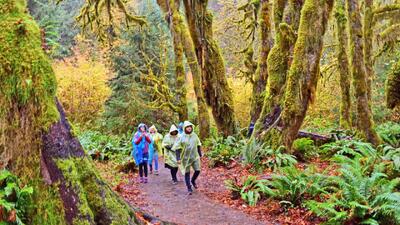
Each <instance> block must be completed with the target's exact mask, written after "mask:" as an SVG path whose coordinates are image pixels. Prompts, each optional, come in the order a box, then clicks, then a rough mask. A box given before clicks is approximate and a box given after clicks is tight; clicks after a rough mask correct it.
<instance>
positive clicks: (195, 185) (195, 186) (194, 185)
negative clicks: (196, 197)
mask: <svg viewBox="0 0 400 225" xmlns="http://www.w3.org/2000/svg"><path fill="white" fill-rule="evenodd" d="M191 183H192V185H193V187H194V189H197V188H199V186H197V184H196V183H195V182H194V181H193V180H192V182H191Z"/></svg>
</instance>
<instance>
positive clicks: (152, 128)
mask: <svg viewBox="0 0 400 225" xmlns="http://www.w3.org/2000/svg"><path fill="white" fill-rule="evenodd" d="M152 130H155V131H156V133H157V132H158V131H157V128H156V126H154V125H153V126H151V127H150V128H149V132H150V131H152Z"/></svg>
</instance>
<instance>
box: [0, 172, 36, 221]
mask: <svg viewBox="0 0 400 225" xmlns="http://www.w3.org/2000/svg"><path fill="white" fill-rule="evenodd" d="M32 194H33V188H32V187H29V186H22V185H21V183H20V181H19V179H18V177H16V176H14V175H13V174H12V173H11V172H10V171H8V170H1V171H0V224H17V225H24V222H25V220H26V219H27V218H25V217H24V215H25V212H26V210H27V209H28V207H29V206H30V205H31V204H32V201H31V198H30V197H31V195H32Z"/></svg>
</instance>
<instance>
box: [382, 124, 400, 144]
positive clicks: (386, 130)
mask: <svg viewBox="0 0 400 225" xmlns="http://www.w3.org/2000/svg"><path fill="white" fill-rule="evenodd" d="M376 131H377V133H378V135H379V137H380V138H381V139H382V141H383V142H385V143H386V144H387V145H391V146H392V147H394V148H400V124H398V123H393V122H388V123H384V124H381V125H379V126H378V127H377V128H376Z"/></svg>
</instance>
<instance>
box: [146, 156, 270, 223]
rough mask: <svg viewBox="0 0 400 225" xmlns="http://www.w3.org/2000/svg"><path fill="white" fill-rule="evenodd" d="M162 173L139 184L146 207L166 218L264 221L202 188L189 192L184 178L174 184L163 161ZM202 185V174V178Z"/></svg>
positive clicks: (211, 220) (190, 221)
mask: <svg viewBox="0 0 400 225" xmlns="http://www.w3.org/2000/svg"><path fill="white" fill-rule="evenodd" d="M160 165H162V166H160V167H161V169H160V175H158V176H155V175H150V177H149V183H147V184H140V185H139V187H140V189H141V191H142V192H144V195H143V196H144V200H145V201H146V202H147V204H148V205H147V206H146V207H145V208H144V210H146V211H149V212H151V213H152V214H153V215H154V216H157V217H159V218H161V219H163V220H166V221H171V222H176V223H178V224H186V225H236V224H237V225H244V224H246V225H258V224H264V223H262V222H259V221H257V220H255V219H253V218H252V217H249V216H248V215H246V214H245V213H243V212H240V211H237V210H234V209H231V208H228V207H226V206H224V205H222V204H220V203H216V202H213V201H212V200H211V199H209V198H208V197H207V196H205V195H204V194H202V193H201V192H199V191H195V192H194V193H193V195H187V192H186V187H185V184H184V182H183V177H182V176H181V174H180V173H179V172H178V175H179V178H178V179H179V180H180V182H179V183H178V184H177V185H172V183H171V176H170V173H169V170H168V169H165V168H164V166H163V165H164V164H163V163H162V162H161V163H160ZM198 183H199V186H200V185H201V175H200V178H199V181H198Z"/></svg>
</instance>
